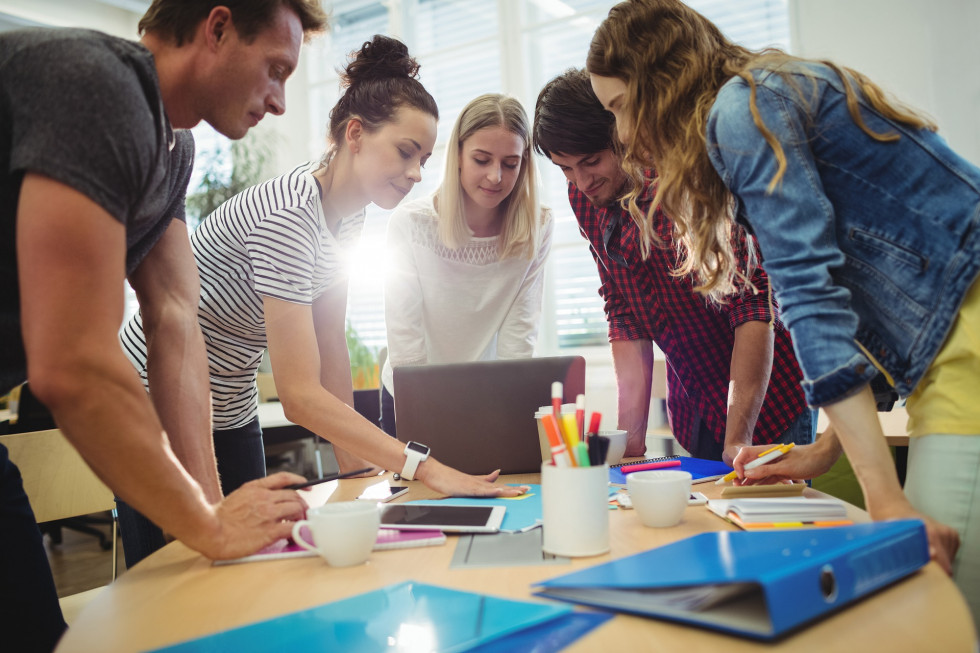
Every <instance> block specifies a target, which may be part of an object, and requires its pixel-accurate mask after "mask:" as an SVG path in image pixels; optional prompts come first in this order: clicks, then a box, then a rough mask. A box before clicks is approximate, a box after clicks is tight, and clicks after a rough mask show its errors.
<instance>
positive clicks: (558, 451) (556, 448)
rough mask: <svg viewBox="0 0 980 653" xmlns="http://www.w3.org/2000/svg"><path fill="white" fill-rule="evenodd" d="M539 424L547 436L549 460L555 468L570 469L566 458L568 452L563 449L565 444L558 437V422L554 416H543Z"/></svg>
mask: <svg viewBox="0 0 980 653" xmlns="http://www.w3.org/2000/svg"><path fill="white" fill-rule="evenodd" d="M541 423H542V424H544V432H545V433H546V434H547V436H548V443H549V444H550V445H551V460H552V462H553V463H554V464H555V467H570V466H571V460H570V458H569V456H568V450H567V449H565V443H564V442H563V441H562V438H561V435H559V431H558V420H556V419H555V416H554V415H545V416H544V417H542V418H541Z"/></svg>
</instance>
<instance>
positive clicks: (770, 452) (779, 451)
mask: <svg viewBox="0 0 980 653" xmlns="http://www.w3.org/2000/svg"><path fill="white" fill-rule="evenodd" d="M795 446H796V444H795V443H793V442H791V443H789V444H777V445H775V446H771V447H769V448H768V449H764V450H763V451H762V452H761V453H759V454H758V455H757V456H756V457H755V458H750V460H749V462H746V463H744V464H743V465H742V470H743V471H742V474H743V476H744V474H745V470H749V469H755V468H756V467H761V466H762V465H765V464H766V463H768V462H772V461H773V460H775V459H777V458H779V457H780V456H782V455H784V454H786V453H787V452H788V451H789V450H790V449H792V448H793V447H795ZM746 449H748V447H746V448H745V449H743V450H742V451H745V450H746ZM749 455H751V454H749ZM739 458H743V455H742V452H739V455H738V456H737V457H736V460H737V459H739ZM738 476H739V474H738V469H737V468H736V469H735V470H734V471H731V472H728V473H727V474H725V475H724V476H722V477H721V478H719V479H718V480H717V481H715V484H716V485H723V484H725V483H728V482H729V481H734V480H735V479H736V478H738Z"/></svg>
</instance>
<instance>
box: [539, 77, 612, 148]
mask: <svg viewBox="0 0 980 653" xmlns="http://www.w3.org/2000/svg"><path fill="white" fill-rule="evenodd" d="M615 125H616V119H615V118H614V117H613V115H612V114H611V113H609V112H608V111H606V110H605V109H604V108H603V106H602V103H601V102H599V99H598V98H597V97H596V96H595V93H593V92H592V84H591V82H590V81H589V74H588V73H587V72H586V71H585V70H583V69H580V68H569V69H568V70H566V71H565V72H563V73H562V74H561V75H558V76H557V77H555V78H554V79H552V80H551V81H550V82H548V83H547V84H545V86H544V88H543V89H541V92H540V93H539V94H538V101H537V103H536V104H535V105H534V130H533V131H534V151H535V152H538V153H539V154H543V155H545V156H546V157H548V158H549V159H550V158H551V154H552V152H554V153H555V154H572V155H574V154H595V153H596V152H602V151H603V150H615V151H618V149H617V147H618V146H617V143H616V139H615V138H613V130H614V129H615Z"/></svg>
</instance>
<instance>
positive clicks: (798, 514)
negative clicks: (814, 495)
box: [708, 497, 852, 529]
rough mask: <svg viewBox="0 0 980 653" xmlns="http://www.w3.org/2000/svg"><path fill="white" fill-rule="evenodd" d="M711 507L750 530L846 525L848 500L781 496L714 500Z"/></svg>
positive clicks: (718, 513) (710, 508) (710, 504)
mask: <svg viewBox="0 0 980 653" xmlns="http://www.w3.org/2000/svg"><path fill="white" fill-rule="evenodd" d="M708 510H710V511H711V512H713V513H715V514H716V515H718V516H719V517H723V518H725V519H727V520H728V521H730V522H732V523H733V524H735V525H736V526H739V527H741V528H746V529H762V528H799V527H805V526H845V525H848V524H851V523H852V522H851V521H850V520H849V519H848V518H847V509H846V507H845V506H844V502H842V501H838V500H837V499H806V498H803V497H779V498H770V499H728V500H726V499H713V500H711V501H708Z"/></svg>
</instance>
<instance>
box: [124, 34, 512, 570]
mask: <svg viewBox="0 0 980 653" xmlns="http://www.w3.org/2000/svg"><path fill="white" fill-rule="evenodd" d="M418 68H419V66H418V64H417V63H416V62H415V60H414V59H413V58H412V57H411V56H410V55H409V53H408V49H407V48H406V47H405V45H404V44H402V43H401V42H400V41H397V40H395V39H392V38H389V37H385V36H380V35H378V36H375V37H374V38H373V39H372V40H371V41H369V42H367V43H365V44H364V45H363V46H362V47H361V49H360V50H359V51H358V52H357V53H355V55H354V57H353V59H352V60H351V61H350V62H349V64H348V65H347V67H346V69H345V71H344V74H343V76H342V79H341V83H342V85H343V86H345V87H346V90H345V91H344V93H343V95H342V96H341V97H340V99H339V100H338V101H337V104H336V105H335V106H334V108H333V109H332V110H331V112H330V124H329V126H328V129H329V134H328V147H327V152H326V154H325V155H324V156H323V158H322V159H321V160H319V161H313V162H308V163H304V164H302V165H300V166H298V167H296V168H294V169H293V170H290V171H289V172H287V173H285V174H284V175H282V176H279V177H276V178H275V179H271V180H269V181H266V182H264V183H261V184H258V185H257V186H253V187H252V188H249V189H246V190H244V191H242V192H241V193H239V194H238V195H236V196H235V197H233V198H231V199H229V200H228V201H227V202H225V203H224V204H222V205H221V206H220V207H218V209H217V210H215V211H214V213H212V214H211V215H209V216H208V217H207V218H206V219H205V220H204V221H203V222H202V223H201V226H200V227H199V228H198V229H197V231H195V232H194V235H193V236H192V238H191V244H192V247H193V250H194V256H195V258H196V260H197V266H198V271H199V273H200V278H201V297H200V302H199V321H200V324H201V329H202V330H203V331H204V337H205V342H206V344H207V350H208V360H209V365H210V377H211V378H210V392H211V394H212V404H213V407H212V412H213V436H214V437H213V441H214V449H215V458H216V459H217V464H218V472H219V475H220V478H221V489H222V490H223V491H224V493H228V492H231V491H232V490H234V489H235V488H236V487H238V486H239V485H241V484H242V483H245V482H246V481H249V480H251V479H254V478H259V477H262V476H264V475H265V455H264V451H263V445H262V431H261V429H260V427H259V421H258V412H257V390H256V386H255V374H256V371H257V369H258V366H259V363H260V361H261V359H262V354H263V351H264V350H265V349H266V347H268V349H269V358H270V362H271V363H272V369H273V374H274V376H275V379H276V389H277V392H278V394H279V400H280V402H282V406H283V410H284V411H285V414H286V417H287V418H288V419H289V420H290V421H291V422H294V423H296V424H299V425H300V426H303V427H305V428H307V429H309V430H310V431H312V432H314V433H316V434H317V435H320V436H321V437H323V438H325V439H327V440H329V441H330V442H331V443H333V445H334V451H335V452H336V454H337V458H338V461H339V462H340V466H341V470H342V471H349V470H353V469H357V468H360V467H370V466H372V464H373V465H376V466H378V467H381V468H384V469H388V470H394V471H400V470H402V469H403V466H404V465H405V463H406V454H405V453H404V448H405V447H404V445H402V444H400V443H399V442H398V441H396V440H393V439H392V438H390V437H388V436H386V435H385V434H384V433H383V432H382V431H380V430H379V429H378V428H377V427H375V426H374V425H372V424H371V423H370V422H368V421H367V420H365V419H364V418H363V417H361V416H360V415H358V414H357V413H356V412H355V411H354V410H353V409H352V408H351V405H352V404H353V390H352V387H351V373H350V359H349V354H348V351H347V344H346V339H345V321H346V320H345V318H346V305H347V288H348V277H347V270H346V267H345V262H346V258H347V257H348V256H349V255H350V253H351V252H352V250H353V248H354V246H355V245H356V243H357V241H358V239H359V238H360V234H361V228H362V226H363V223H364V207H365V206H366V205H368V204H369V203H372V202H373V203H374V204H377V205H378V206H380V207H382V208H385V209H392V208H394V207H395V206H396V205H397V204H398V203H399V202H400V201H401V200H402V199H403V198H404V197H405V195H407V194H408V192H409V191H410V190H411V189H412V187H413V186H414V185H415V184H416V183H418V182H419V181H420V179H421V174H422V172H421V168H422V166H423V165H424V164H425V162H426V160H427V159H428V158H429V156H430V154H431V152H432V147H433V145H434V143H435V139H436V121H437V119H438V110H437V108H436V104H435V101H434V100H433V99H432V96H431V95H429V93H428V92H427V91H426V90H425V89H424V88H423V87H422V84H421V83H420V82H419V81H418V79H417V78H416V77H417V74H418ZM152 335H153V334H150V333H147V334H145V335H144V333H143V329H142V324H141V319H140V316H139V315H137V316H135V317H134V318H133V319H132V320H130V322H129V323H128V324H127V325H126V326H125V327H124V328H123V330H122V332H121V333H120V338H121V339H122V342H123V345H124V348H125V349H126V351H127V352H128V355H129V356H130V359H131V360H132V362H133V364H134V365H135V366H136V368H137V370H138V371H139V373H140V375H141V376H142V378H143V380H144V382H146V379H147V375H148V374H153V373H154V371H153V370H152V369H150V370H147V367H146V359H147V357H146V351H147V346H149V347H153V338H152ZM155 381H156V382H155V383H154V387H155V388H160V387H169V388H170V389H171V391H172V392H175V393H188V392H191V391H192V390H191V389H192V388H198V387H200V391H202V392H207V388H206V386H204V385H203V384H202V385H201V386H197V385H194V383H193V381H192V380H189V379H183V378H182V379H171V380H169V383H168V381H167V380H163V382H162V383H161V382H160V381H159V380H157V379H155ZM209 417H210V416H209V415H206V414H204V415H190V414H187V415H183V416H182V417H181V420H182V423H180V424H164V426H165V427H166V430H167V432H168V433H173V432H174V431H175V430H177V429H185V430H186V429H208V428H209ZM348 452H350V453H348ZM435 453H436V454H438V452H435ZM365 460H370V461H371V463H369V464H365V463H364V461H365ZM376 471H377V470H376ZM415 477H416V478H418V479H419V480H421V481H422V482H424V483H425V484H426V485H428V486H429V487H430V488H432V489H434V490H436V491H438V492H441V493H444V494H451V495H452V494H458V495H469V496H475V495H514V494H519V493H520V492H521V491H522V490H519V489H517V488H513V487H504V486H497V485H493V484H492V482H493V481H494V480H495V479H496V474H491V475H488V476H485V477H474V476H468V475H465V474H462V473H461V472H458V471H456V470H453V469H450V468H448V467H446V466H444V465H442V464H440V463H439V462H438V461H437V460H435V459H434V458H432V457H429V458H428V459H427V460H425V461H423V462H421V463H420V464H419V466H418V469H417V471H416V473H415ZM120 517H121V521H122V524H123V537H124V539H125V538H126V535H127V534H128V535H130V537H131V538H132V539H126V547H125V548H126V558H127V560H126V562H127V565H132V564H135V562H136V561H138V560H139V559H141V558H142V557H144V556H146V555H148V554H149V553H151V552H152V551H153V550H155V549H156V548H159V546H162V544H163V537H162V533H160V532H159V529H156V527H154V526H152V525H151V524H149V522H147V521H146V520H145V519H143V518H141V517H140V516H139V515H138V514H137V513H135V512H133V511H132V510H131V509H124V510H123V511H121V515H120Z"/></svg>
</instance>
